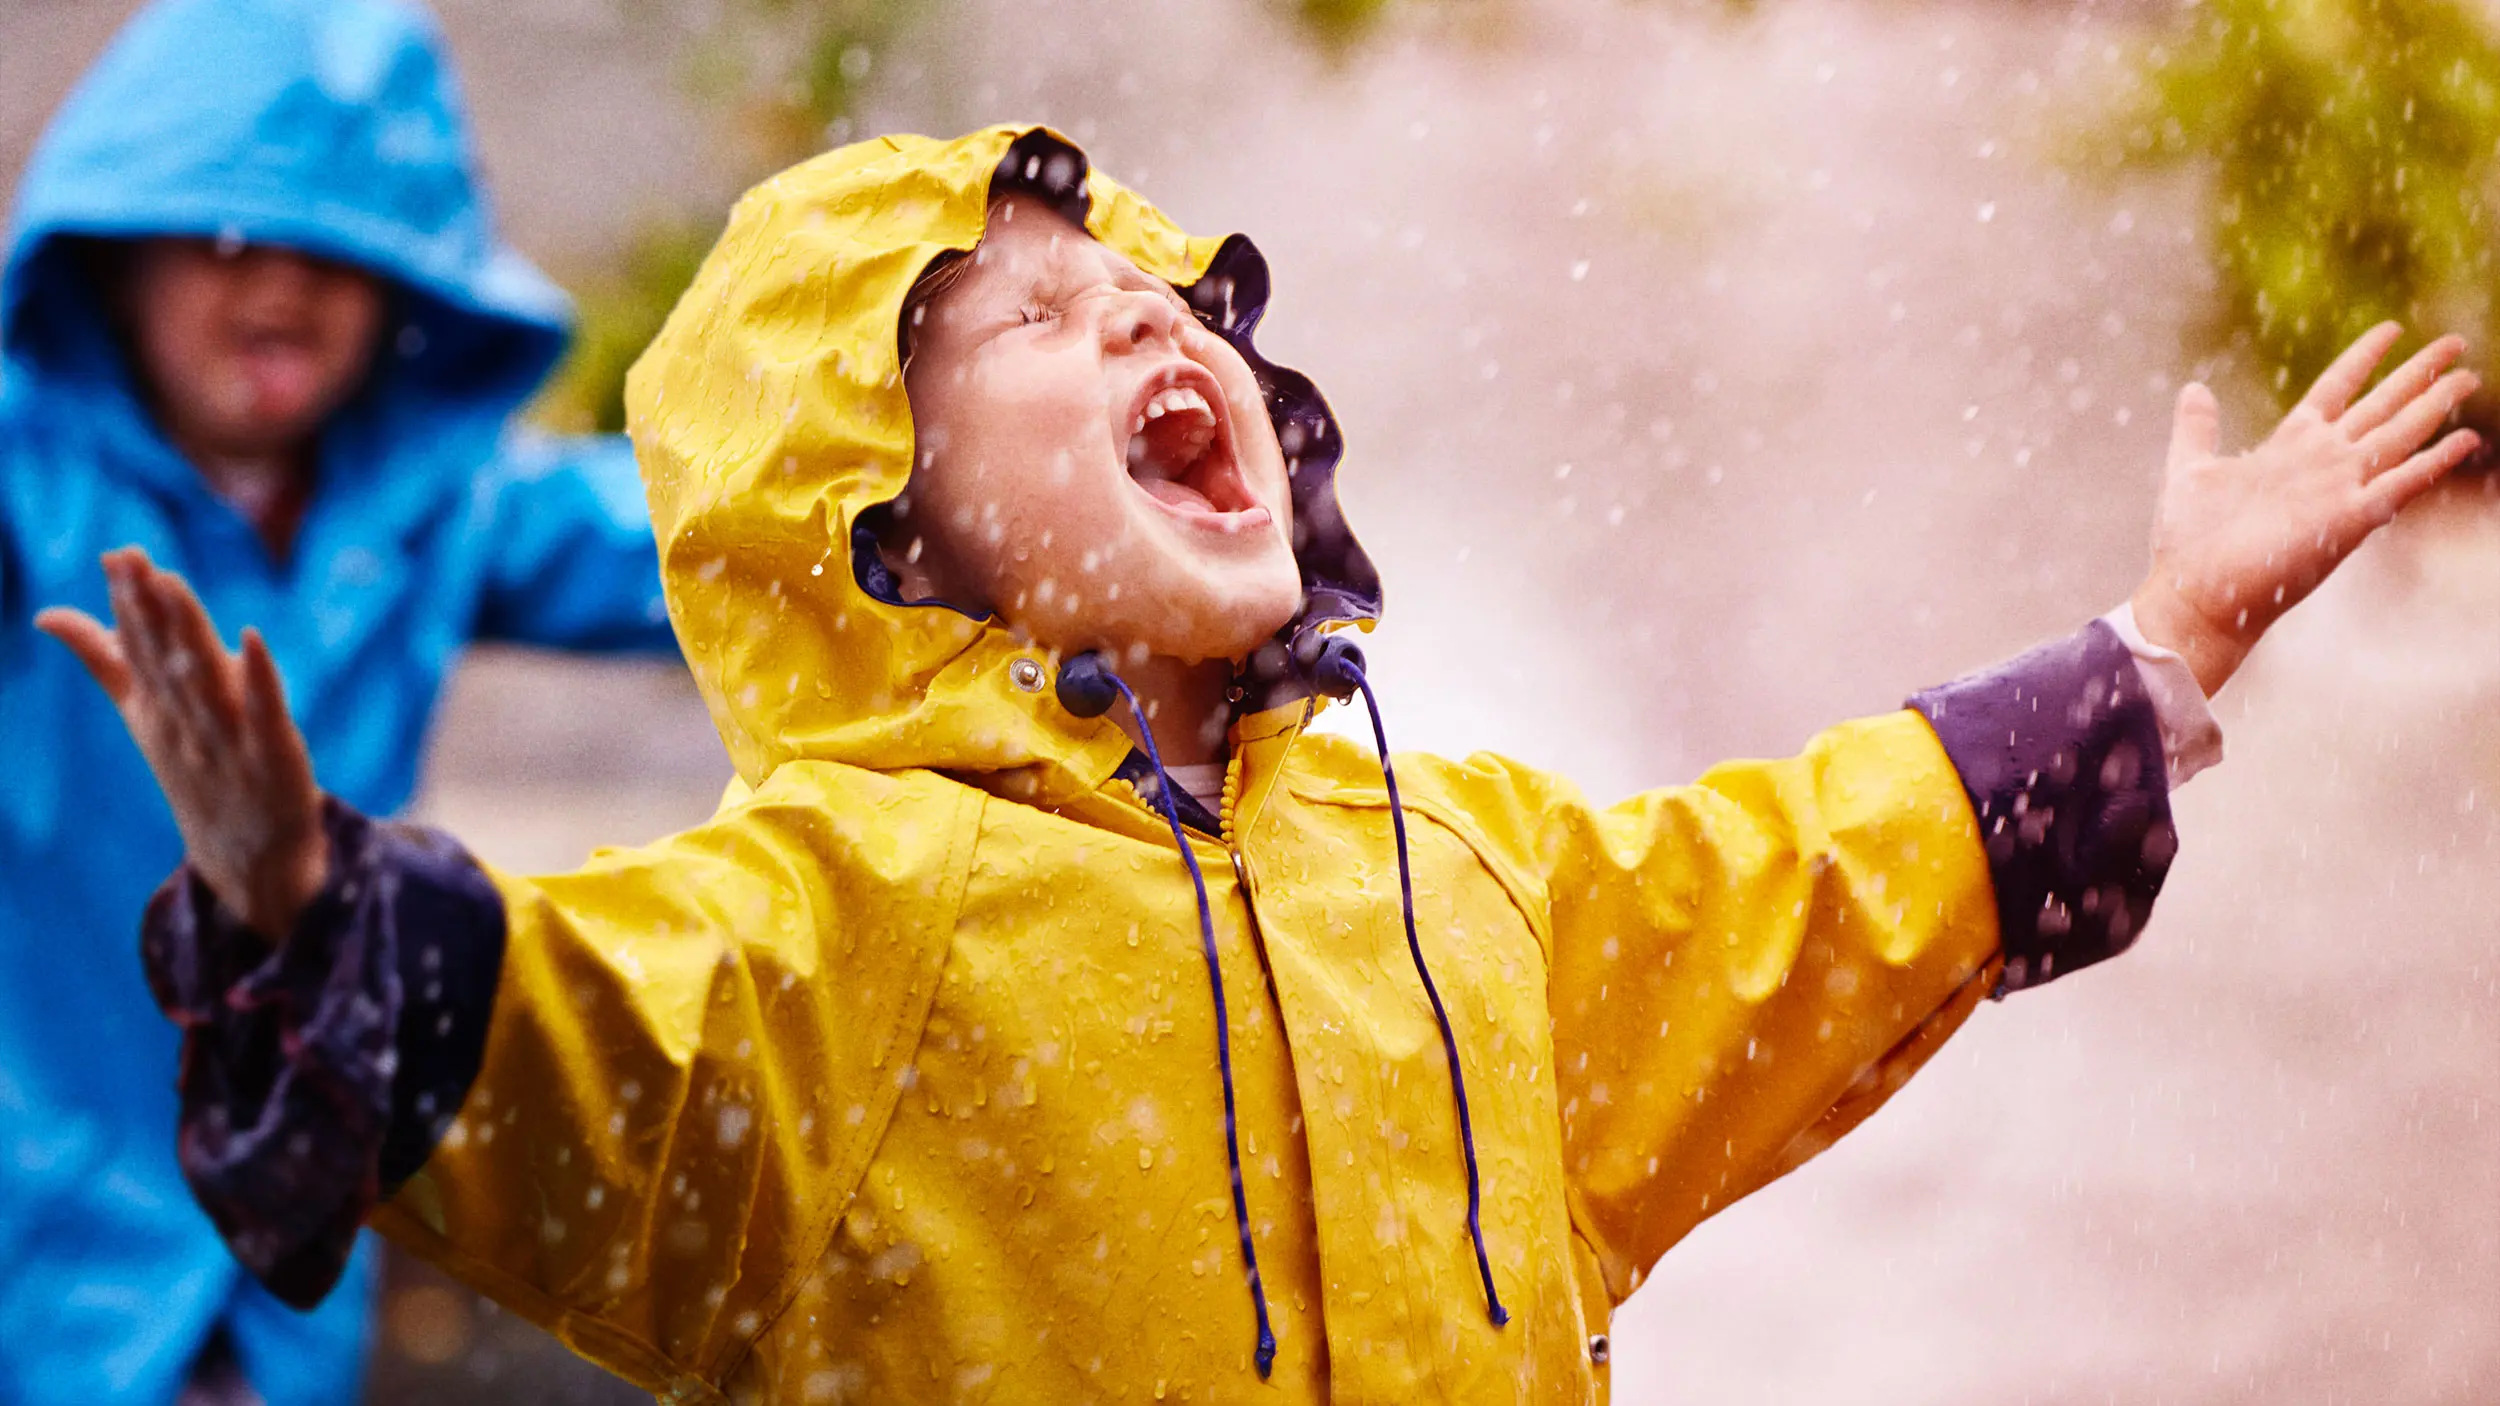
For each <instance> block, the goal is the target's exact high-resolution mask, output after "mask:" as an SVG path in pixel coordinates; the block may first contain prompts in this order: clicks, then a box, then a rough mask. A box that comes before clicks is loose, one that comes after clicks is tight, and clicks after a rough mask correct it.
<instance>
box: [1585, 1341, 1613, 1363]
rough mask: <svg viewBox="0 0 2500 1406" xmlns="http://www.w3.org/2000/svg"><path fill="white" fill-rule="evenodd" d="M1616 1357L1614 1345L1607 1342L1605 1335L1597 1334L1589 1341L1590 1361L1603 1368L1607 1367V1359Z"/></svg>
mask: <svg viewBox="0 0 2500 1406" xmlns="http://www.w3.org/2000/svg"><path fill="white" fill-rule="evenodd" d="M1614 1355H1615V1349H1614V1344H1612V1343H1610V1342H1607V1341H1606V1335H1605V1334H1604V1333H1599V1334H1596V1335H1595V1336H1593V1337H1591V1338H1590V1339H1589V1361H1591V1362H1594V1363H1596V1364H1597V1365H1598V1366H1600V1367H1603V1366H1605V1365H1606V1361H1607V1359H1608V1358H1611V1357H1613V1356H1614Z"/></svg>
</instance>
